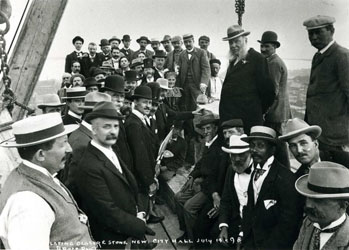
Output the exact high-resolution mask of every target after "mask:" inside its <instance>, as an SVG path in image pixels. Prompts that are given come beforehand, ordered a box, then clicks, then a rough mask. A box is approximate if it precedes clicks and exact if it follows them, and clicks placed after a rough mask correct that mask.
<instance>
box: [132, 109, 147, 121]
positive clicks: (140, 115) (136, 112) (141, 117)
mask: <svg viewBox="0 0 349 250" xmlns="http://www.w3.org/2000/svg"><path fill="white" fill-rule="evenodd" d="M132 113H133V114H135V115H136V116H137V117H138V118H139V119H141V121H142V122H143V123H144V124H145V120H144V115H143V114H142V113H141V112H139V111H138V110H137V109H133V110H132Z"/></svg>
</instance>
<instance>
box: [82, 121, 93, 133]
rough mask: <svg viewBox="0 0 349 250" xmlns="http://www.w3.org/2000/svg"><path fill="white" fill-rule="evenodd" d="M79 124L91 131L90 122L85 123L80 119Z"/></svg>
mask: <svg viewBox="0 0 349 250" xmlns="http://www.w3.org/2000/svg"><path fill="white" fill-rule="evenodd" d="M80 124H81V125H82V126H84V127H85V128H87V129H88V130H89V131H91V132H92V125H91V124H89V123H87V122H86V121H84V120H82V122H81V123H80Z"/></svg>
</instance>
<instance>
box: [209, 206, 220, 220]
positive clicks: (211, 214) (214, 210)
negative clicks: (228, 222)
mask: <svg viewBox="0 0 349 250" xmlns="http://www.w3.org/2000/svg"><path fill="white" fill-rule="evenodd" d="M218 215H219V208H218V209H217V208H212V209H211V210H210V211H208V213H207V216H208V218H209V219H213V218H216V217H217V216H218Z"/></svg>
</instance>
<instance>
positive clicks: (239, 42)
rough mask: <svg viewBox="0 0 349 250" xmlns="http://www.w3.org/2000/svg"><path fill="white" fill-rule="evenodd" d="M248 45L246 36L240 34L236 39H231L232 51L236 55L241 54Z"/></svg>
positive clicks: (230, 46)
mask: <svg viewBox="0 0 349 250" xmlns="http://www.w3.org/2000/svg"><path fill="white" fill-rule="evenodd" d="M246 46H247V38H246V37H245V36H239V37H237V38H235V39H231V40H229V48H230V53H231V54H232V55H234V56H235V57H237V56H239V54H240V52H241V51H243V50H244V49H245V48H246Z"/></svg>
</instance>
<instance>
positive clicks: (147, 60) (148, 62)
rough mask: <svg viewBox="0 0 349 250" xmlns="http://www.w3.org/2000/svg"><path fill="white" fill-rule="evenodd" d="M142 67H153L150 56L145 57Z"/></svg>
mask: <svg viewBox="0 0 349 250" xmlns="http://www.w3.org/2000/svg"><path fill="white" fill-rule="evenodd" d="M143 64H144V66H143V67H144V68H145V69H146V68H153V67H154V60H153V59H151V58H145V59H144V60H143Z"/></svg>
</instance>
